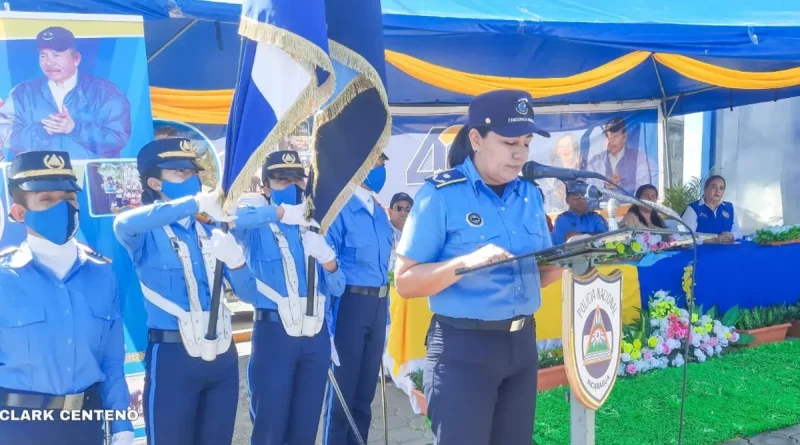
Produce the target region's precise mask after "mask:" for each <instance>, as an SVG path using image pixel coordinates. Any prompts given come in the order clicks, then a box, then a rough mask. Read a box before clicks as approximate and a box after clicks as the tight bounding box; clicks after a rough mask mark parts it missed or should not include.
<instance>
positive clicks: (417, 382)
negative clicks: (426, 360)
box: [407, 369, 428, 416]
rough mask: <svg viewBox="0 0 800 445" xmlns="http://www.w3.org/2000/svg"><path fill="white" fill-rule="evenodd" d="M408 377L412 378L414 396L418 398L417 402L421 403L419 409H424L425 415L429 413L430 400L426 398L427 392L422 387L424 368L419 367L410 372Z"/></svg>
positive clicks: (423, 413)
mask: <svg viewBox="0 0 800 445" xmlns="http://www.w3.org/2000/svg"><path fill="white" fill-rule="evenodd" d="M407 377H408V378H409V379H411V383H412V384H413V385H414V387H413V388H411V393H412V394H414V397H415V398H416V399H417V404H418V405H419V409H420V410H421V411H422V415H423V416H427V415H428V401H427V400H425V394H424V393H423V392H422V391H424V390H423V389H422V388H423V387H422V370H421V369H417V370H416V371H414V372H411V373H408V374H407Z"/></svg>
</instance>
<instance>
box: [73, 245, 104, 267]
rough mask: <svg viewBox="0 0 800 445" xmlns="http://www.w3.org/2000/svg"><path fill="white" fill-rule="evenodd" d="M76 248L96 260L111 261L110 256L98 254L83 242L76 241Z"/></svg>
mask: <svg viewBox="0 0 800 445" xmlns="http://www.w3.org/2000/svg"><path fill="white" fill-rule="evenodd" d="M78 248H79V249H81V250H82V251H83V253H85V254H86V255H89V256H90V257H92V258H94V259H97V260H100V261H104V262H106V263H111V258H108V257H104V256H103V255H100V254H99V253H97V252H95V251H94V250H93V249H92V248H91V247H89V246H87V245H85V244H81V243H78Z"/></svg>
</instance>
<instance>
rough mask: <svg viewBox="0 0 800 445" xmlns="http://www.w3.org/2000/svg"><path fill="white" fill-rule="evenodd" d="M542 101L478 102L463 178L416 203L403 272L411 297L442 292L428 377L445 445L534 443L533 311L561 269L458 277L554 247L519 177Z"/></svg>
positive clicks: (443, 181)
mask: <svg viewBox="0 0 800 445" xmlns="http://www.w3.org/2000/svg"><path fill="white" fill-rule="evenodd" d="M531 103H532V99H531V96H530V95H529V94H528V93H525V92H523V91H510V90H500V91H493V92H489V93H485V94H483V95H480V96H478V97H476V98H475V99H474V100H473V101H472V103H471V104H470V107H469V126H465V127H464V128H462V129H461V131H460V132H459V134H458V135H457V136H456V139H455V141H454V143H453V146H452V148H451V150H450V155H449V164H450V166H451V167H455V168H453V169H452V170H449V171H445V172H443V173H439V174H437V175H435V176H433V177H432V178H429V179H428V180H427V182H426V184H425V185H423V187H422V188H421V189H420V190H419V192H418V193H417V196H416V205H415V206H414V208H413V209H412V211H411V215H410V217H409V219H408V222H407V223H406V226H405V230H404V231H403V236H402V239H401V241H400V245H399V247H398V249H397V253H398V258H397V264H396V266H395V282H396V285H397V292H398V293H399V294H400V295H401V296H402V297H404V298H413V297H418V296H424V295H431V297H430V306H431V310H432V311H433V313H434V317H433V319H432V321H431V327H430V329H429V332H428V338H427V346H428V356H427V367H426V369H425V373H424V386H425V395H426V397H427V400H428V415H429V417H430V419H431V423H432V427H433V432H434V435H435V436H436V442H435V443H436V444H438V445H471V444H474V445H486V444H492V445H523V444H525V445H527V444H530V441H531V434H532V432H533V418H534V411H535V404H536V373H537V368H538V366H537V365H538V363H537V359H538V357H537V349H536V332H535V326H534V321H533V313H534V312H535V311H536V309H537V308H538V307H539V305H540V299H541V297H540V287H542V286H546V285H547V284H549V283H551V282H553V281H555V280H557V279H558V278H559V277H560V270H559V268H557V267H544V268H537V266H536V264H535V262H533V261H528V262H518V263H511V264H508V265H500V266H497V267H495V268H492V269H488V270H486V271H483V272H476V273H473V274H468V275H464V276H456V274H455V271H456V270H457V269H460V268H464V267H474V266H478V265H482V264H486V263H490V262H494V261H498V260H502V259H505V258H508V257H510V256H511V255H519V254H522V253H527V252H532V251H535V250H540V249H543V248H547V247H550V245H551V242H550V236H549V234H548V230H547V220H546V219H545V213H544V209H543V206H542V198H541V194H540V193H539V190H538V189H537V188H536V186H535V185H534V184H532V183H529V182H526V181H523V180H521V179H520V178H519V177H518V175H519V173H520V171H521V169H522V165H523V163H524V162H525V161H527V160H528V153H529V148H528V144H529V143H530V141H531V139H532V136H533V135H532V133H536V134H539V135H541V136H545V137H549V134H548V133H546V132H545V131H542V130H540V129H539V128H537V127H536V126H535V125H534V123H533V110H532V109H531Z"/></svg>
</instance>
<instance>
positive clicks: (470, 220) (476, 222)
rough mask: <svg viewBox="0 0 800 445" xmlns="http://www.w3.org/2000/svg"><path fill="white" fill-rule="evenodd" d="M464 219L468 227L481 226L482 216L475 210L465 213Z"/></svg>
mask: <svg viewBox="0 0 800 445" xmlns="http://www.w3.org/2000/svg"><path fill="white" fill-rule="evenodd" d="M466 219H467V224H469V226H470V227H483V218H481V215H478V214H477V213H475V212H470V213H467V216H466Z"/></svg>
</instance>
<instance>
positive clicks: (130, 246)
mask: <svg viewBox="0 0 800 445" xmlns="http://www.w3.org/2000/svg"><path fill="white" fill-rule="evenodd" d="M137 167H138V170H139V174H140V175H141V181H142V187H143V192H142V202H143V204H145V205H143V206H142V207H138V208H135V209H132V210H128V211H126V212H123V213H121V214H119V215H118V216H117V218H116V219H115V221H114V233H115V234H116V236H117V238H118V239H119V241H120V242H121V243H122V245H123V246H125V248H126V249H127V251H128V253H129V255H130V256H131V259H132V260H133V265H134V268H135V269H136V273H137V275H138V278H139V281H140V283H141V287H142V293H143V294H144V297H145V300H144V303H145V309H146V311H147V326H148V327H149V328H150V329H149V332H148V337H149V343H148V346H147V351H146V354H145V364H146V370H145V387H144V391H145V394H144V415H145V423H146V427H147V438H148V443H149V444H150V445H163V444H169V445H184V444H185V445H221V444H229V443H231V440H232V437H233V426H234V420H235V415H236V406H237V403H238V400H239V369H238V355H237V353H236V347H235V345H233V344H232V335H231V320H230V311H229V310H228V308H227V307H225V305H224V304H221V307H220V310H219V319H218V323H217V339H216V340H213V341H212V340H206V339H205V332H206V329H207V326H208V319H209V316H210V301H211V291H212V289H211V288H212V283H213V279H214V270H215V266H216V261H217V260H220V261H222V262H223V263H225V269H224V272H225V276H226V278H227V280H228V281H229V282H230V283H231V285H232V287H233V291H234V292H235V293H236V294H237V295H240V296H241V298H244V299H254V298H255V297H256V287H255V281H254V278H253V274H252V273H251V272H250V270H249V269H248V268H247V267H244V266H245V259H244V252H243V251H242V249H241V247H239V245H238V244H236V240H235V239H234V237H233V235H231V234H228V233H223V232H222V231H220V230H219V229H213V230H212V228H213V226H212V225H210V224H206V223H205V222H201V221H207V220H206V219H205V218H204V217H203V216H202V215H208V216H210V217H211V218H212V219H213V220H216V221H224V220H226V219H230V218H228V217H227V216H226V215H225V214H224V212H223V211H222V209H221V207H220V199H219V198H220V196H219V195H218V194H217V193H214V192H208V193H205V192H201V186H200V179H199V178H198V176H197V173H198V171H200V170H201V168H200V166H199V165H198V164H197V161H196V152H195V150H194V147H193V145H192V143H191V141H190V140H188V139H183V138H169V139H160V140H156V141H153V142H150V143H149V144H147V145H145V146H144V147H143V148H142V150H141V151H140V152H139V155H138V158H137ZM198 213H199V214H201V216H196V215H197V214H198Z"/></svg>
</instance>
